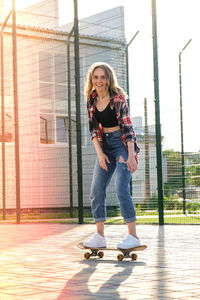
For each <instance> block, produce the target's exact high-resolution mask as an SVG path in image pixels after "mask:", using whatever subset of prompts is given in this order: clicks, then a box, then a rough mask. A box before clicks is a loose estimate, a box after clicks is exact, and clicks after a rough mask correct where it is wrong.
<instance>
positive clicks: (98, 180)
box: [84, 62, 140, 249]
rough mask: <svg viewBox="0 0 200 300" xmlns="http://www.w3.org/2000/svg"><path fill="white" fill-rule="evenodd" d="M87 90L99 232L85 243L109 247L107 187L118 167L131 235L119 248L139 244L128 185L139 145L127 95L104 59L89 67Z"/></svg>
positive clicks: (93, 196)
mask: <svg viewBox="0 0 200 300" xmlns="http://www.w3.org/2000/svg"><path fill="white" fill-rule="evenodd" d="M85 93H86V98H87V109H88V118H89V130H90V133H91V138H92V142H93V144H94V147H95V150H96V153H97V159H96V163H95V167H94V173H93V180H92V186H91V193H90V199H91V209H92V214H93V218H94V221H95V223H96V227H97V233H96V234H95V235H94V236H93V237H92V238H91V239H90V240H89V241H85V242H84V245H85V246H86V247H106V240H105V237H104V221H105V220H106V205H105V200H106V189H107V187H108V184H109V182H110V180H111V177H112V175H113V173H114V171H115V170H116V178H115V185H116V192H117V196H118V199H119V203H120V209H121V214H122V216H123V218H124V221H125V222H126V224H127V227H128V236H127V237H126V238H125V239H124V240H123V241H122V242H121V243H119V244H118V245H117V247H118V248H123V249H128V248H131V247H135V246H139V245H140V240H139V238H138V237H137V234H136V214H135V207H134V204H133V201H132V197H131V195H130V187H129V183H130V180H131V174H132V173H133V172H135V171H136V169H137V154H138V152H139V147H138V145H137V143H136V137H135V133H134V130H133V126H132V123H131V120H130V117H129V112H128V107H127V103H126V94H125V92H124V91H123V89H122V88H120V87H119V85H118V83H117V79H116V76H115V73H114V71H113V69H112V68H111V66H110V65H108V64H106V63H102V62H98V63H95V64H93V65H92V66H91V67H90V69H89V72H88V77H87V83H86V89H85Z"/></svg>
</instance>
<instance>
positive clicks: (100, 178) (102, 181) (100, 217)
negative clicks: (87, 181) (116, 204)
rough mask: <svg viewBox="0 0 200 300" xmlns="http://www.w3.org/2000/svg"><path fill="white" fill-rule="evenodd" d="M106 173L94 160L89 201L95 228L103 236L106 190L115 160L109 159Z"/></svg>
mask: <svg viewBox="0 0 200 300" xmlns="http://www.w3.org/2000/svg"><path fill="white" fill-rule="evenodd" d="M109 161H110V163H109V164H108V171H106V170H104V169H102V168H101V167H100V165H99V161H98V158H97V159H96V163H95V167H94V173H93V180H92V185H91V192H90V200H91V209H92V215H93V218H94V221H95V223H96V226H97V232H99V234H101V235H103V232H104V231H103V228H104V221H105V220H106V204H105V200H106V188H107V186H108V184H109V182H110V180H111V178H112V175H113V172H114V170H115V166H116V165H115V159H114V158H112V157H109Z"/></svg>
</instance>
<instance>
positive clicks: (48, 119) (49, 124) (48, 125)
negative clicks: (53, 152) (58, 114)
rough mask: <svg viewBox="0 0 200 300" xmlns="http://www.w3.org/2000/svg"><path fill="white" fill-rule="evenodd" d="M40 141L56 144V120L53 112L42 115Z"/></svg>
mask: <svg viewBox="0 0 200 300" xmlns="http://www.w3.org/2000/svg"><path fill="white" fill-rule="evenodd" d="M40 143H41V144H54V143H55V139H54V120H53V115H52V114H42V115H40Z"/></svg>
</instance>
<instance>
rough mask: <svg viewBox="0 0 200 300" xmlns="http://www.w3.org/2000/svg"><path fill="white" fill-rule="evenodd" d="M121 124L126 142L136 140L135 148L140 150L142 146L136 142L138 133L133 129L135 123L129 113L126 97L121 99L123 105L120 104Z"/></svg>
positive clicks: (137, 150)
mask: <svg viewBox="0 0 200 300" xmlns="http://www.w3.org/2000/svg"><path fill="white" fill-rule="evenodd" d="M120 125H121V128H122V130H123V132H124V135H125V141H126V143H127V142H129V141H133V142H134V150H135V152H136V153H138V152H139V151H140V148H139V147H138V145H137V142H136V135H135V131H134V129H133V124H132V121H131V118H130V115H129V108H128V105H127V102H126V99H125V98H122V99H121V106H120Z"/></svg>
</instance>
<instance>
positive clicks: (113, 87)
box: [85, 62, 127, 101]
mask: <svg viewBox="0 0 200 300" xmlns="http://www.w3.org/2000/svg"><path fill="white" fill-rule="evenodd" d="M97 68H101V69H102V70H104V72H105V76H106V79H107V82H108V90H109V92H110V93H112V94H113V93H114V94H116V95H119V94H122V95H124V96H125V97H126V98H127V95H126V93H125V92H124V90H123V89H122V88H121V87H120V86H119V85H118V82H117V77H116V75H115V72H114V70H113V68H112V67H111V66H110V65H109V64H107V63H104V62H96V63H94V64H92V65H91V66H90V68H89V70H88V74H87V80H86V85H85V96H86V99H87V101H89V100H90V96H91V94H92V92H93V91H94V87H93V85H92V77H93V74H94V71H95V70H96V69H97Z"/></svg>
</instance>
